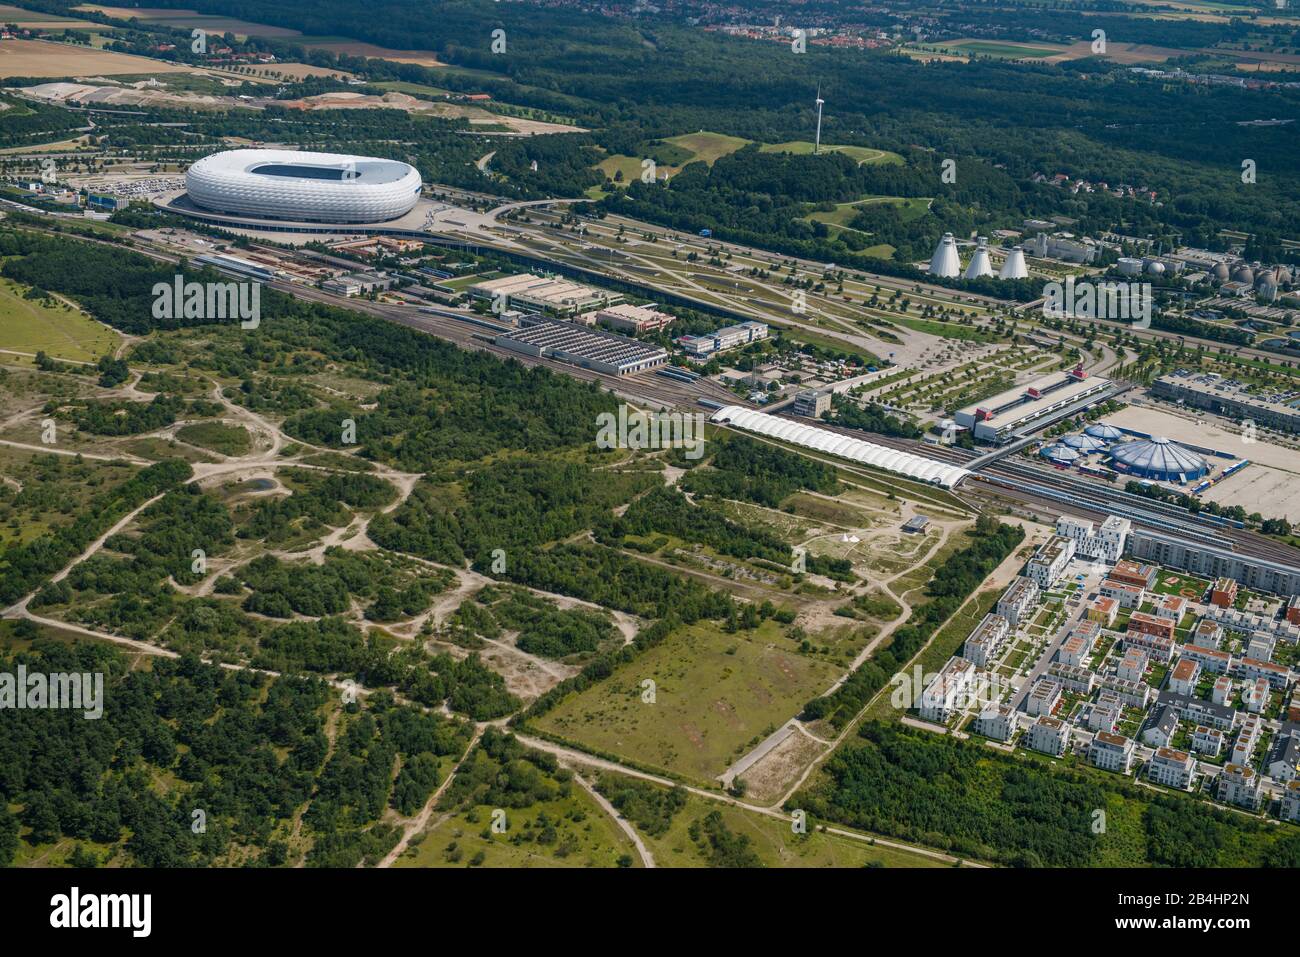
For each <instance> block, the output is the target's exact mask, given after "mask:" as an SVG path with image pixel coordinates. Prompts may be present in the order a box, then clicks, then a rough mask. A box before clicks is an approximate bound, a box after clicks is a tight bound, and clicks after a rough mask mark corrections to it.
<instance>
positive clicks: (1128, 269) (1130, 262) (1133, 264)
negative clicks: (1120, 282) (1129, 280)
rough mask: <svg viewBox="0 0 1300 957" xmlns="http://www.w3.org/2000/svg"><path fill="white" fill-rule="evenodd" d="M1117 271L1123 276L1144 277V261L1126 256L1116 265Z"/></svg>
mask: <svg viewBox="0 0 1300 957" xmlns="http://www.w3.org/2000/svg"><path fill="white" fill-rule="evenodd" d="M1115 269H1116V271H1117V272H1118V273H1119V274H1120V275H1121V276H1140V275H1142V260H1140V259H1134V258H1133V257H1132V256H1124V257H1122V258H1121V259H1120V260H1119V261H1118V262H1116V263H1115Z"/></svg>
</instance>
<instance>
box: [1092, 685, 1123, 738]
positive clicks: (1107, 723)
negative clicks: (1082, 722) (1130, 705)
mask: <svg viewBox="0 0 1300 957" xmlns="http://www.w3.org/2000/svg"><path fill="white" fill-rule="evenodd" d="M1123 711H1124V703H1123V702H1122V701H1121V700H1120V698H1119V695H1117V694H1116V693H1115V692H1113V691H1110V690H1108V689H1103V690H1102V692H1101V693H1100V694H1098V695H1097V700H1096V701H1094V702H1093V703H1092V707H1091V708H1090V709H1089V711H1088V730H1089V731H1109V732H1114V730H1115V729H1116V728H1117V727H1119V719H1120V716H1121V715H1122V714H1123Z"/></svg>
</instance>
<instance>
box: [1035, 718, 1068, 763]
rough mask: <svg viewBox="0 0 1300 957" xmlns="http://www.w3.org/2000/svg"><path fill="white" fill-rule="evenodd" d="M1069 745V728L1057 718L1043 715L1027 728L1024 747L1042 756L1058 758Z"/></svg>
mask: <svg viewBox="0 0 1300 957" xmlns="http://www.w3.org/2000/svg"><path fill="white" fill-rule="evenodd" d="M1069 743H1070V726H1069V725H1068V724H1066V723H1065V722H1064V721H1062V720H1060V719H1059V718H1053V717H1052V716H1051V715H1043V716H1042V717H1040V718H1039V719H1038V720H1037V721H1035V722H1034V723H1033V724H1031V725H1030V726H1029V733H1028V734H1027V735H1025V746H1026V747H1028V748H1031V749H1032V750H1034V751H1041V752H1042V753H1043V754H1053V755H1055V756H1056V757H1058V758H1059V757H1060V756H1061V755H1063V754H1065V749H1066V747H1067V746H1068V745H1069Z"/></svg>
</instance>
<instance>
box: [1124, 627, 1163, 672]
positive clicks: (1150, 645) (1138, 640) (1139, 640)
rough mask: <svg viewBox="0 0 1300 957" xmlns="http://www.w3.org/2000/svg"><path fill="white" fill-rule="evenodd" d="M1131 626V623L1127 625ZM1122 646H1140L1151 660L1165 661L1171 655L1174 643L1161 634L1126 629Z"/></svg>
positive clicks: (1126, 647)
mask: <svg viewBox="0 0 1300 957" xmlns="http://www.w3.org/2000/svg"><path fill="white" fill-rule="evenodd" d="M1129 627H1130V628H1132V625H1130V626H1129ZM1124 648H1125V649H1126V650H1127V649H1129V648H1141V649H1142V650H1143V651H1145V652H1146V653H1147V657H1148V658H1150V659H1151V660H1153V661H1159V662H1161V663H1165V662H1167V661H1169V659H1170V658H1171V657H1173V653H1174V643H1173V642H1172V641H1170V640H1169V639H1168V638H1166V637H1164V636H1163V635H1148V634H1147V633H1146V632H1144V631H1132V630H1130V631H1126V632H1125V633H1124Z"/></svg>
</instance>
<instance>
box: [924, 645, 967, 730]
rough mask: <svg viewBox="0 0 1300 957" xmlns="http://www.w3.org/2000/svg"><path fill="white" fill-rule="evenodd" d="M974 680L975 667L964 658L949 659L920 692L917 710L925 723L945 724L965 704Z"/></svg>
mask: <svg viewBox="0 0 1300 957" xmlns="http://www.w3.org/2000/svg"><path fill="white" fill-rule="evenodd" d="M974 680H975V666H974V665H973V664H971V663H970V662H969V661H967V660H966V659H965V658H949V659H948V661H947V663H946V664H945V665H944V666H943V668H942V670H940V672H939V673H938V674H937V675H935V676H934V679H933V680H932V681H931V682H930V684H929V685H928V686H927V687H926V689H925V690H924V691H922V692H921V704H920V707H919V708H918V709H917V710H918V711H919V712H920V714H921V717H922V718H924V719H925V720H926V721H935V722H938V723H939V724H946V723H947V721H948V719H949V718H951V717H952V715H953V712H954V711H956V710H957V709H958V708H959V707H961V706H963V705H964V704H965V703H966V698H967V696H968V695H967V692H968V691H969V690H970V686H971V683H972V682H973V681H974Z"/></svg>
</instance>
